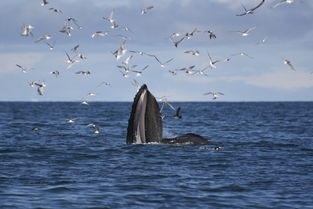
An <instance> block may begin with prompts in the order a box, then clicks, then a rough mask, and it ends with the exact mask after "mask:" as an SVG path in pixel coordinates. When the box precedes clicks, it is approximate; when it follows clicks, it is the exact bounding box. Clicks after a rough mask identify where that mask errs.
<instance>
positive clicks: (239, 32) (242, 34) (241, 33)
mask: <svg viewBox="0 0 313 209" xmlns="http://www.w3.org/2000/svg"><path fill="white" fill-rule="evenodd" d="M254 29H256V26H254V27H251V28H248V29H247V30H245V31H235V32H236V33H238V34H239V35H240V36H242V37H245V36H248V35H249V33H250V32H251V31H253V30H254Z"/></svg>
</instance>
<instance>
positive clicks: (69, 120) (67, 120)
mask: <svg viewBox="0 0 313 209" xmlns="http://www.w3.org/2000/svg"><path fill="white" fill-rule="evenodd" d="M77 119H78V118H72V119H66V122H68V123H75V121H76V120H77Z"/></svg>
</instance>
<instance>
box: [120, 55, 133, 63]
mask: <svg viewBox="0 0 313 209" xmlns="http://www.w3.org/2000/svg"><path fill="white" fill-rule="evenodd" d="M132 58H133V55H131V56H129V57H127V58H126V59H125V60H124V61H123V62H122V63H123V64H124V65H128V63H129V61H130V60H131V59H132Z"/></svg>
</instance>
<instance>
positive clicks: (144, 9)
mask: <svg viewBox="0 0 313 209" xmlns="http://www.w3.org/2000/svg"><path fill="white" fill-rule="evenodd" d="M153 8H154V6H149V7H146V8H143V9H142V10H141V11H140V14H141V15H143V14H146V13H147V12H148V11H149V10H151V9H153Z"/></svg>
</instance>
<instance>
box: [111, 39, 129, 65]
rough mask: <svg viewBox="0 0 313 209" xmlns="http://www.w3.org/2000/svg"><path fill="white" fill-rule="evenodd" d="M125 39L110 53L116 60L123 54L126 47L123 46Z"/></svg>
mask: <svg viewBox="0 0 313 209" xmlns="http://www.w3.org/2000/svg"><path fill="white" fill-rule="evenodd" d="M125 42H126V41H125V40H124V41H123V42H122V43H121V45H120V47H119V48H118V49H117V50H116V51H115V52H113V53H112V54H113V55H114V56H115V58H116V60H119V59H120V58H121V57H123V56H124V55H125V53H126V52H127V49H126V48H125Z"/></svg>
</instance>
